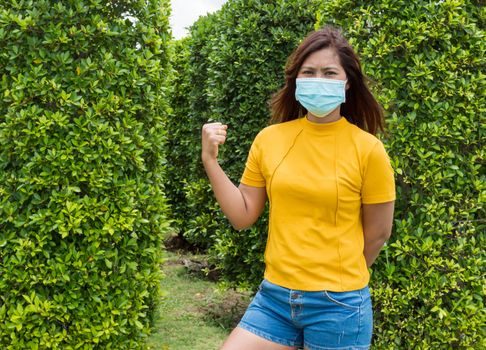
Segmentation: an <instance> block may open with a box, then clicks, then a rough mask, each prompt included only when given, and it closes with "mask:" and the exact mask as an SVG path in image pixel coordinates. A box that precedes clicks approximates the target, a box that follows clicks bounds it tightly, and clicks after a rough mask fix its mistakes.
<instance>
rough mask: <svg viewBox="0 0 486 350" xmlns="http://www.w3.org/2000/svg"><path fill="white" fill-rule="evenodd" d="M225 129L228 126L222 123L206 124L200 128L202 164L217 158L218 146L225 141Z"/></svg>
mask: <svg viewBox="0 0 486 350" xmlns="http://www.w3.org/2000/svg"><path fill="white" fill-rule="evenodd" d="M226 129H228V125H224V124H222V123H208V124H204V125H203V127H202V152H201V158H202V160H203V162H207V161H211V160H216V159H217V158H218V149H219V145H222V144H223V143H224V142H225V141H226Z"/></svg>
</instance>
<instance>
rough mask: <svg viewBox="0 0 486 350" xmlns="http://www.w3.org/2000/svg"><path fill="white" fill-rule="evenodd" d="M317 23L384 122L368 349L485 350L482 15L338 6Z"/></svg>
mask: <svg viewBox="0 0 486 350" xmlns="http://www.w3.org/2000/svg"><path fill="white" fill-rule="evenodd" d="M319 14H320V22H319V24H321V25H322V24H328V23H333V24H336V25H338V26H341V27H343V28H345V30H346V36H347V37H348V38H349V40H350V42H351V43H352V45H353V46H354V47H355V48H356V50H357V51H358V52H359V53H360V56H361V58H362V61H363V66H364V70H365V71H366V73H367V74H368V75H369V76H370V77H371V79H373V80H374V81H376V82H377V83H378V86H377V89H376V92H377V96H378V97H379V100H380V101H381V103H382V104H383V106H384V107H385V110H386V111H387V115H388V117H387V124H388V130H389V135H388V137H387V140H386V141H385V144H386V146H387V148H388V152H389V154H390V156H391V158H392V163H393V167H394V168H395V171H396V179H397V187H398V188H397V191H398V193H397V205H396V214H395V227H394V232H393V235H392V238H391V240H390V242H389V245H388V246H387V248H386V250H385V252H382V255H381V257H380V258H379V259H378V262H377V264H376V265H375V266H373V276H372V280H371V286H372V290H373V297H374V303H375V309H376V312H375V319H376V324H375V339H374V348H376V349H391V348H394V349H446V348H454V349H458V348H461V349H466V348H474V349H484V348H486V343H485V339H486V337H485V329H484V325H485V321H486V316H485V315H486V313H485V308H484V286H485V285H484V276H485V267H486V259H485V250H484V247H485V246H486V239H485V227H486V222H485V215H484V214H485V212H484V201H485V199H486V198H485V195H486V186H485V184H486V181H485V180H486V178H485V174H484V169H482V170H481V164H482V163H483V164H484V153H485V149H484V132H485V129H486V128H485V125H486V124H485V121H486V120H485V118H484V116H485V112H486V104H485V93H484V92H485V85H486V83H485V78H486V76H485V74H484V66H485V59H484V57H485V56H486V52H485V51H486V44H485V34H486V32H485V31H484V18H485V17H484V14H485V12H484V8H482V7H479V6H478V2H474V1H438V2H431V1H413V2H411V1H399V0H378V1H373V2H372V3H369V4H366V5H361V3H359V2H350V1H344V0H343V1H330V2H326V3H323V5H322V7H321V10H320V12H319ZM481 203H483V205H482V204H481Z"/></svg>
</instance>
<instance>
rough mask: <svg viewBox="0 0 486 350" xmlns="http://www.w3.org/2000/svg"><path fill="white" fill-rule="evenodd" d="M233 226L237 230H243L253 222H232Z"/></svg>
mask: <svg viewBox="0 0 486 350" xmlns="http://www.w3.org/2000/svg"><path fill="white" fill-rule="evenodd" d="M230 223H231V226H232V227H233V228H234V229H235V230H236V231H242V230H245V229H247V228H249V227H250V226H251V225H252V224H247V223H242V222H231V221H230Z"/></svg>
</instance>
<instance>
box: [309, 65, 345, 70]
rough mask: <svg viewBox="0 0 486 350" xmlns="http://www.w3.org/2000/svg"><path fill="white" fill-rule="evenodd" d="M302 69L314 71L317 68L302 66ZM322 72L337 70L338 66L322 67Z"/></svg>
mask: <svg viewBox="0 0 486 350" xmlns="http://www.w3.org/2000/svg"><path fill="white" fill-rule="evenodd" d="M301 69H312V70H315V69H316V68H315V67H314V66H302V68H301ZM320 69H321V70H330V69H337V67H336V66H326V67H321V68H320Z"/></svg>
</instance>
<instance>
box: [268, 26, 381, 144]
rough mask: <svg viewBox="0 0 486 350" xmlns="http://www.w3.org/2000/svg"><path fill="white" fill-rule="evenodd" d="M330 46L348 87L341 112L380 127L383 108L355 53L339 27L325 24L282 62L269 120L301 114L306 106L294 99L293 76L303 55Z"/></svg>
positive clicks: (370, 129) (363, 125)
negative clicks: (280, 84)
mask: <svg viewBox="0 0 486 350" xmlns="http://www.w3.org/2000/svg"><path fill="white" fill-rule="evenodd" d="M329 47H330V48H333V49H334V50H336V53H337V54H338V56H339V60H340V63H341V66H342V67H343V68H344V71H345V72H346V77H347V79H348V84H349V88H348V89H347V90H346V102H345V103H343V104H342V105H341V115H342V116H344V117H345V118H346V119H347V120H348V121H349V122H350V123H352V124H355V125H357V126H358V127H359V128H361V129H363V130H365V131H368V132H369V133H371V134H373V135H375V134H376V133H377V131H378V130H381V131H383V125H384V121H383V119H384V118H383V110H382V108H381V106H380V105H379V104H378V102H377V101H376V99H375V98H374V96H373V95H372V94H371V92H370V90H369V89H368V86H367V84H366V81H367V78H366V77H365V76H364V74H363V72H362V70H361V63H360V61H359V58H358V55H357V54H356V53H355V52H354V50H353V48H352V47H351V45H349V43H348V41H347V40H346V39H345V38H344V36H343V35H342V33H341V30H339V29H337V28H334V27H331V26H326V27H324V28H322V29H319V30H317V31H314V32H311V33H310V34H309V35H308V36H307V37H306V38H305V39H304V40H303V41H302V43H301V44H300V45H299V46H298V47H297V48H296V49H295V50H294V52H292V54H291V55H290V56H289V58H288V60H287V64H286V66H285V85H284V87H283V88H282V89H281V90H279V91H278V92H277V93H275V94H274V95H273V97H272V99H271V100H270V108H271V119H270V123H272V124H275V123H282V122H285V121H289V120H293V119H297V118H300V117H302V116H304V115H305V114H306V113H307V110H306V109H305V108H304V107H303V106H302V105H301V104H300V103H299V102H298V101H297V100H296V99H295V88H296V84H295V79H296V78H297V74H298V73H299V70H300V67H301V66H302V64H303V63H304V61H305V60H306V58H307V57H308V56H309V55H310V54H312V53H314V52H316V51H319V50H321V49H325V48H329Z"/></svg>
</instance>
